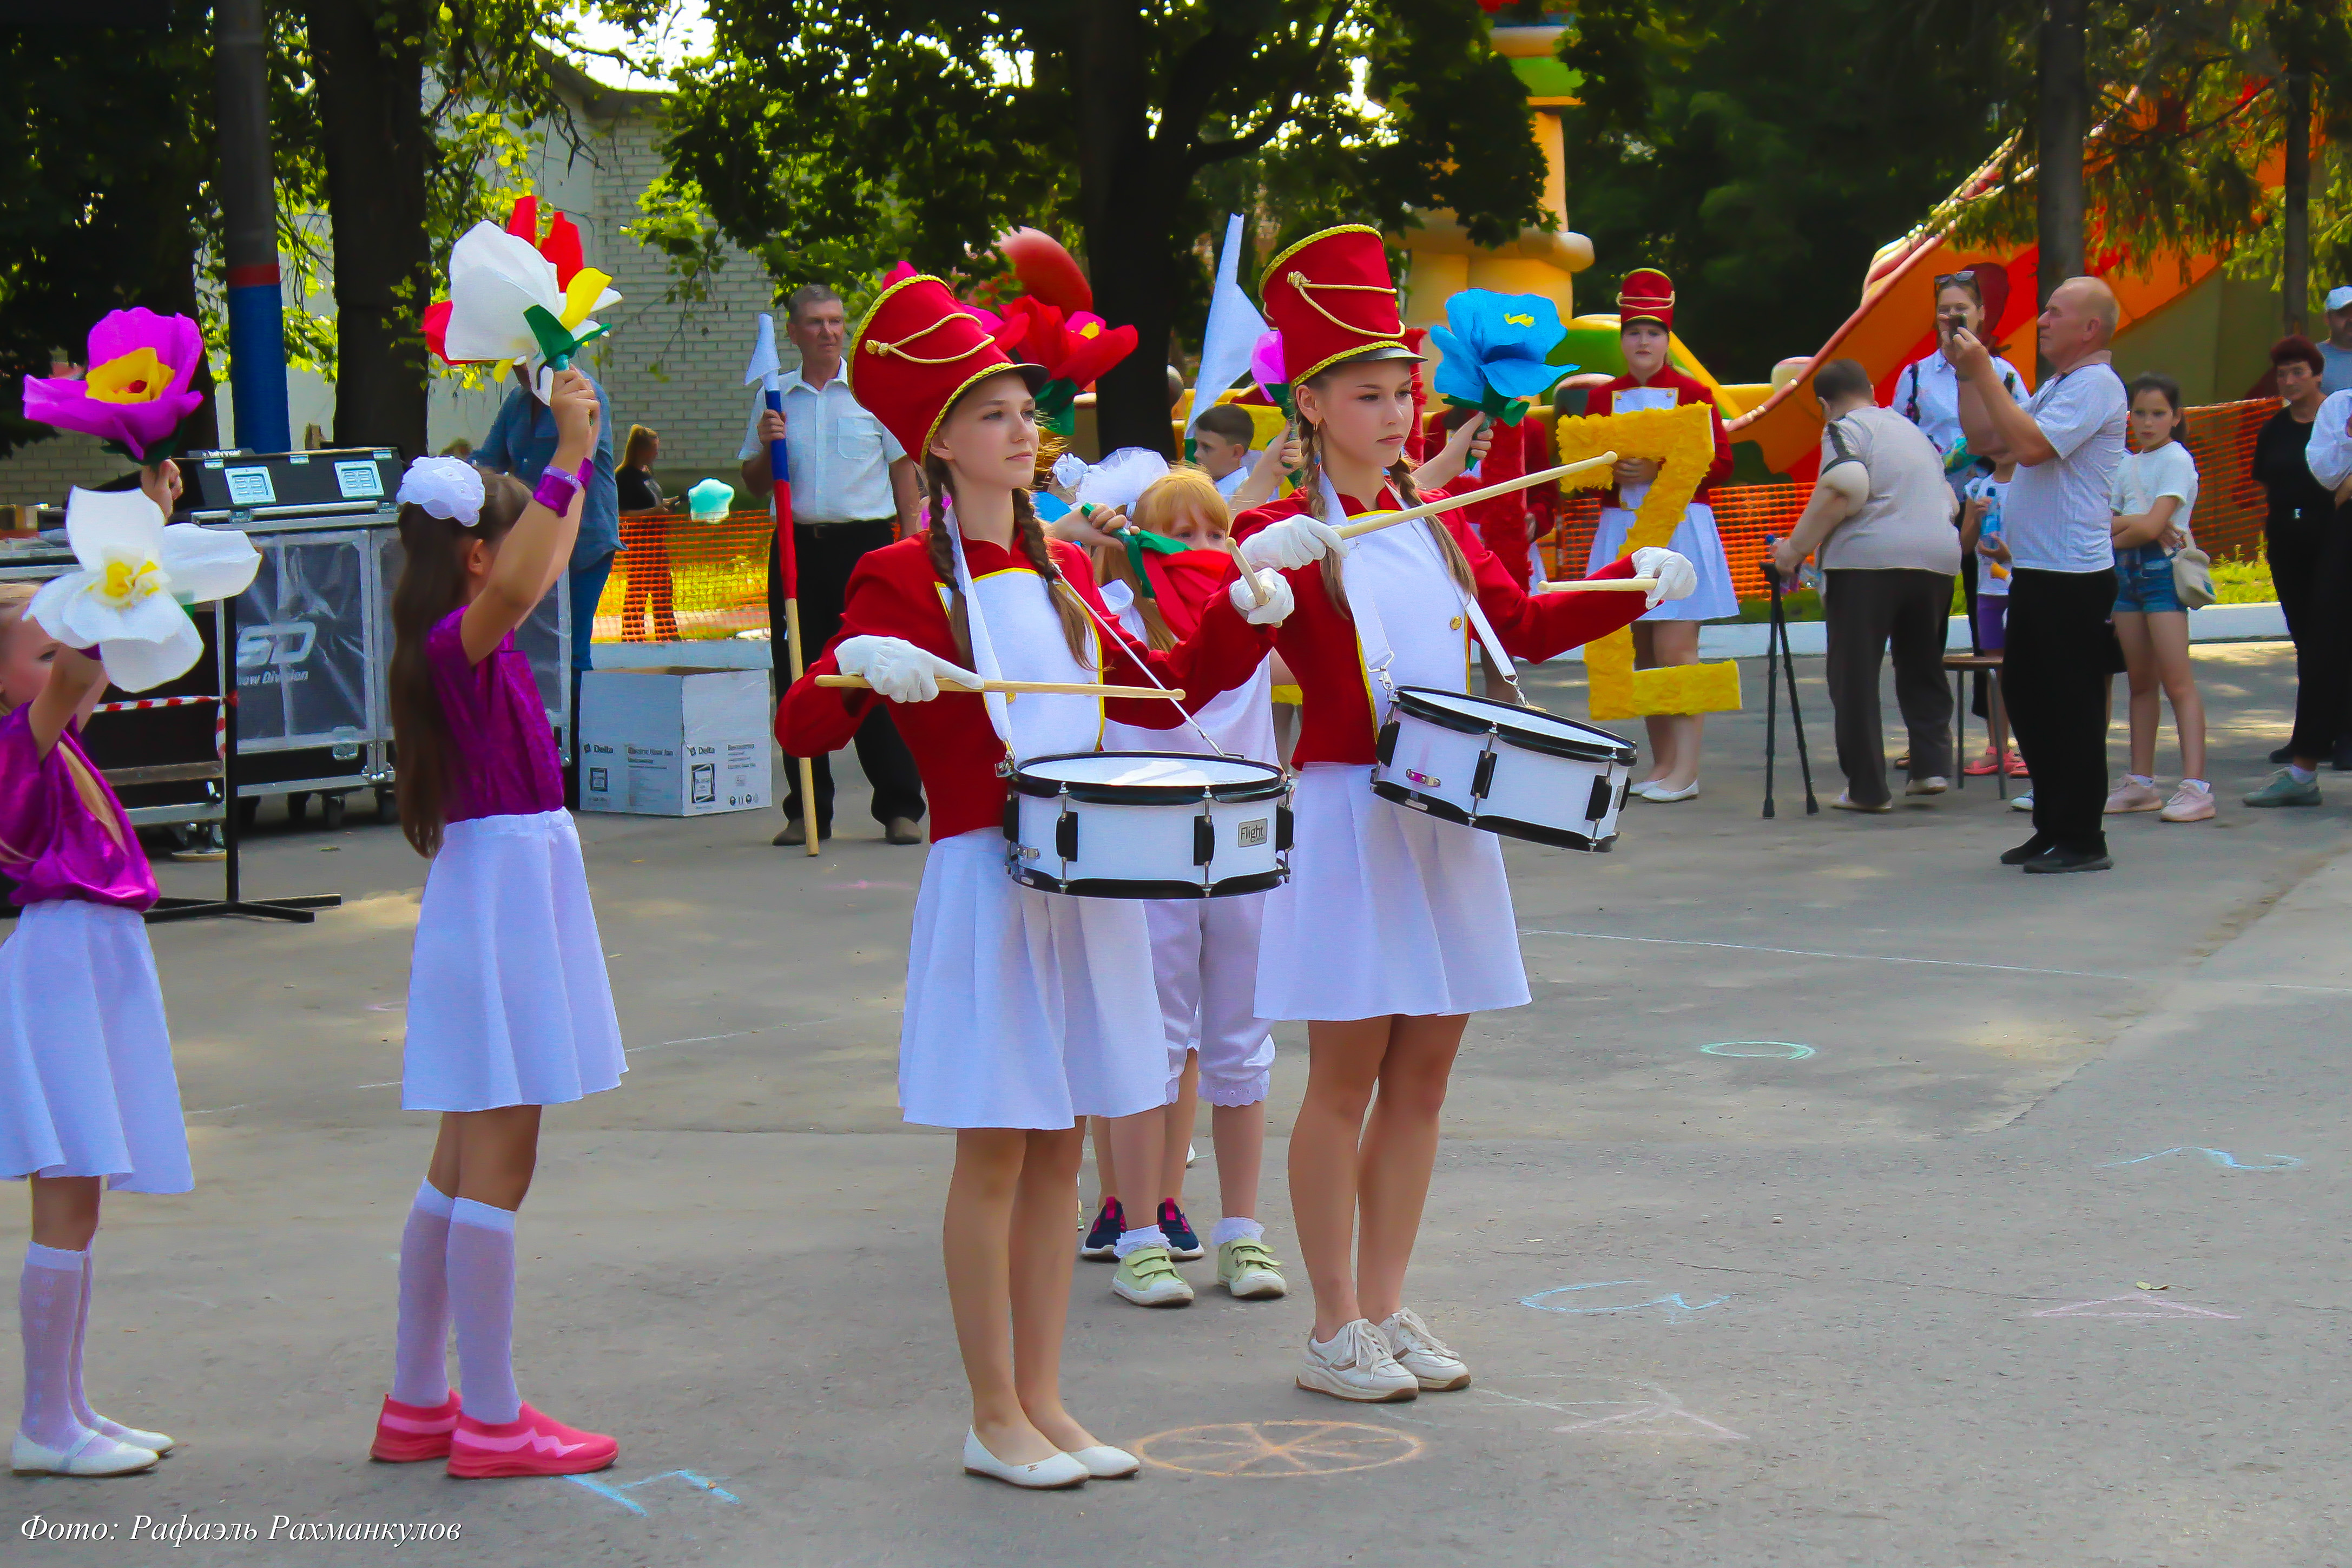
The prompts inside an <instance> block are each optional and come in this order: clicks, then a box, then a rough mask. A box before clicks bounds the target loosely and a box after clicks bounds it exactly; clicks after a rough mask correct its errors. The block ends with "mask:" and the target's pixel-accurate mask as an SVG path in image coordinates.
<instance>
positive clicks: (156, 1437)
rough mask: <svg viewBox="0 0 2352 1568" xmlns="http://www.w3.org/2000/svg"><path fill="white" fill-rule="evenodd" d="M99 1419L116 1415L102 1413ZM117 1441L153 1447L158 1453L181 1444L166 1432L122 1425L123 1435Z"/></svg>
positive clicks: (136, 1445) (110, 1418) (110, 1419)
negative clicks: (142, 1429) (146, 1430)
mask: <svg viewBox="0 0 2352 1568" xmlns="http://www.w3.org/2000/svg"><path fill="white" fill-rule="evenodd" d="M99 1419H100V1420H101V1421H114V1417H112V1416H111V1415H101V1416H100V1417H99ZM114 1424H115V1425H116V1426H122V1423H121V1422H120V1421H115V1422H114ZM91 1430H92V1431H96V1430H97V1428H96V1427H92V1428H91ZM115 1441H116V1442H118V1443H125V1444H128V1445H130V1446H131V1447H133V1448H152V1449H154V1450H155V1452H156V1453H158V1454H168V1453H170V1452H171V1451H172V1450H173V1449H174V1448H176V1447H179V1446H180V1445H179V1443H178V1442H177V1441H176V1440H175V1439H173V1437H171V1436H169V1435H167V1434H165V1433H162V1432H142V1431H141V1430H140V1429H139V1428H138V1427H136V1426H122V1436H120V1437H117V1438H116V1439H115Z"/></svg>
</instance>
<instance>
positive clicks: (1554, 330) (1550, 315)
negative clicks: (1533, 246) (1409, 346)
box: [1429, 289, 1577, 425]
mask: <svg viewBox="0 0 2352 1568" xmlns="http://www.w3.org/2000/svg"><path fill="white" fill-rule="evenodd" d="M1445 321H1446V325H1445V326H1444V327H1433V328H1431V329H1430V332H1429V337H1430V341H1431V342H1434V343H1435V344H1436V345H1437V347H1438V351H1439V352H1440V353H1443V354H1444V356H1445V358H1444V360H1443V361H1442V362H1441V363H1439V364H1438V367H1437V374H1436V376H1435V378H1434V385H1435V387H1436V389H1437V393H1438V395H1439V396H1441V397H1443V398H1444V399H1445V401H1446V402H1448V403H1451V404H1453V405H1455V406H1456V407H1460V408H1475V409H1477V410H1479V411H1480V412H1482V413H1484V414H1486V415H1488V416H1492V417H1494V418H1496V419H1499V420H1501V421H1502V422H1503V423H1504V424H1506V425H1516V424H1517V423H1518V422H1519V416H1521V415H1523V414H1525V413H1526V412H1527V411H1528V403H1529V402H1530V401H1532V400H1533V399H1536V398H1538V397H1541V396H1543V395H1545V394H1546V393H1548V392H1549V391H1550V390H1551V389H1552V387H1553V386H1554V385H1556V384H1558V383H1559V379H1560V378H1561V377H1562V376H1565V375H1569V374H1572V373H1573V372H1574V371H1575V370H1576V368H1577V367H1576V366H1574V365H1572V364H1547V363H1545V360H1546V359H1547V358H1548V357H1549V355H1550V353H1551V352H1552V351H1553V350H1554V349H1557V348H1558V347H1559V345H1560V341H1561V340H1562V339H1563V338H1565V337H1567V335H1568V329H1567V328H1566V327H1564V326H1562V325H1561V324H1560V320H1559V307H1558V306H1557V305H1554V304H1553V303H1552V302H1551V301H1550V300H1548V299H1546V298H1544V297H1543V296H1542V295H1540V294H1497V293H1496V292H1495V291H1494V290H1493V289H1463V290H1461V291H1460V292H1459V293H1457V294H1455V295H1454V296H1453V297H1452V298H1451V299H1449V300H1446V301H1445ZM1448 328H1451V329H1452V330H1451V331H1448V330H1447V329H1448Z"/></svg>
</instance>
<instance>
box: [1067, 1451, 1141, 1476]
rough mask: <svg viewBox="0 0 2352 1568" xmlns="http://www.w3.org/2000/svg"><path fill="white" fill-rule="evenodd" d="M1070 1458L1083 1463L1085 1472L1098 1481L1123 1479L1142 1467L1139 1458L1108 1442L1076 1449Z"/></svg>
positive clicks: (1134, 1473) (1136, 1472)
mask: <svg viewBox="0 0 2352 1568" xmlns="http://www.w3.org/2000/svg"><path fill="white" fill-rule="evenodd" d="M1070 1458H1073V1459H1076V1461H1077V1462H1078V1463H1080V1464H1082V1465H1084V1466H1085V1467H1086V1468H1087V1474H1088V1475H1089V1476H1092V1477H1093V1478H1094V1479H1097V1480H1098V1481H1123V1480H1126V1479H1128V1478H1129V1477H1130V1476H1134V1475H1136V1474H1138V1473H1139V1472H1140V1471H1141V1470H1142V1468H1143V1461H1142V1460H1141V1459H1139V1458H1136V1457H1135V1456H1134V1455H1133V1454H1130V1453H1129V1452H1128V1451H1127V1450H1126V1449H1124V1448H1114V1447H1111V1446H1110V1445H1109V1444H1108V1443H1097V1444H1096V1445H1095V1446H1094V1447H1091V1448H1079V1449H1076V1450H1075V1451H1074V1452H1072V1454H1071V1455H1070Z"/></svg>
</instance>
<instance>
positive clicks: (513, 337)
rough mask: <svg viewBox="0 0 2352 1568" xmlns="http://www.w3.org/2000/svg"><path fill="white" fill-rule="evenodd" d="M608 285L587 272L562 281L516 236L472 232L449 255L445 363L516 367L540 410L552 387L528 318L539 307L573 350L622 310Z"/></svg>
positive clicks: (484, 227)
mask: <svg viewBox="0 0 2352 1568" xmlns="http://www.w3.org/2000/svg"><path fill="white" fill-rule="evenodd" d="M611 281H612V279H611V278H609V277H608V276H606V275H605V274H604V273H602V272H599V271H597V270H596V269H595V268H593V267H583V268H581V269H580V270H579V271H578V272H575V273H573V274H572V279H571V283H570V286H569V287H566V286H565V284H564V283H563V282H562V281H561V280H560V278H559V275H558V273H557V271H556V267H555V263H554V262H552V261H550V260H549V259H548V258H546V257H544V256H542V255H541V254H540V252H539V247H536V246H534V245H532V244H531V242H530V241H529V240H527V239H525V238H523V237H521V236H520V235H514V234H509V233H508V232H507V231H506V230H504V229H502V228H500V227H499V226H498V225H496V224H494V223H489V222H483V223H478V224H476V225H475V226H473V227H472V228H470V229H467V231H466V232H465V234H463V235H462V236H460V237H458V240H457V245H456V246H455V247H452V248H451V250H450V252H449V315H448V319H447V321H446V323H445V324H444V326H443V328H442V342H443V352H444V357H445V358H446V359H448V360H450V361H451V362H452V363H463V362H469V361H482V360H488V361H494V362H497V363H500V364H501V365H503V364H505V363H509V362H511V361H515V360H520V361H522V362H523V363H525V364H527V365H528V366H529V367H530V373H531V384H532V386H533V387H534V388H535V389H537V390H538V392H539V395H540V400H541V402H545V401H546V400H547V397H548V395H549V391H550V388H551V386H552V384H553V382H554V373H553V372H552V371H551V370H549V369H548V366H547V363H546V356H545V354H544V353H543V352H542V346H541V340H540V338H539V336H538V335H537V334H536V333H534V332H533V331H531V325H530V321H529V320H528V318H527V316H526V312H527V311H529V310H530V308H531V307H533V306H537V307H538V308H539V309H540V310H544V311H545V312H546V313H547V314H548V315H549V316H550V317H552V318H553V319H554V320H555V321H557V322H560V323H561V324H562V330H563V331H565V332H567V333H568V334H569V335H570V337H571V340H572V342H573V344H575V345H577V344H579V343H584V342H588V340H589V339H591V338H593V337H596V336H598V335H599V334H601V333H602V332H603V331H604V327H603V326H601V325H599V324H598V323H597V322H595V321H590V320H589V319H588V316H589V312H590V311H592V310H604V308H605V307H606V306H609V305H617V304H619V303H620V302H621V297H620V295H618V294H616V293H614V291H613V290H612V289H610V288H608V287H606V285H607V284H609V283H611Z"/></svg>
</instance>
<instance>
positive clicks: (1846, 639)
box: [1772, 359, 1960, 812]
mask: <svg viewBox="0 0 2352 1568" xmlns="http://www.w3.org/2000/svg"><path fill="white" fill-rule="evenodd" d="M1813 395H1814V396H1816V397H1818V398H1820V399H1821V403H1822V420H1823V428H1822V472H1821V479H1820V480H1819V482H1817V483H1816V484H1815V485H1814V486H1813V493H1812V496H1811V499H1810V500H1807V501H1806V503H1805V511H1804V515H1803V516H1802V517H1800V518H1799V519H1798V520H1797V526H1796V528H1795V530H1794V531H1791V532H1790V535H1789V537H1788V538H1786V539H1783V540H1781V541H1780V542H1779V543H1777V544H1775V545H1774V546H1773V547H1772V569H1773V570H1774V571H1775V572H1777V573H1778V574H1780V577H1781V578H1782V579H1783V580H1788V579H1791V578H1793V577H1794V575H1795V574H1796V570H1797V567H1798V566H1799V564H1801V563H1802V562H1803V561H1804V559H1805V557H1806V556H1808V555H1810V554H1811V553H1813V552H1815V551H1816V550H1818V551H1819V552H1821V563H1822V579H1823V584H1822V615H1823V617H1824V619H1825V620H1826V621H1827V623H1828V624H1827V626H1826V628H1825V629H1826V630H1827V632H1828V634H1829V658H1828V661H1827V668H1826V670H1825V672H1824V673H1825V674H1826V676H1827V678H1828V680H1829V688H1830V706H1831V707H1832V709H1833V710H1835V714H1836V721H1837V756H1838V767H1839V768H1840V769H1841V770H1842V771H1843V773H1845V778H1846V785H1845V790H1844V793H1843V794H1841V795H1839V796H1838V797H1837V799H1836V800H1834V801H1832V802H1831V803H1830V804H1831V805H1834V806H1836V807H1837V808H1838V809H1839V810H1841V811H1867V812H1885V811H1891V810H1893V809H1894V801H1893V799H1892V798H1891V795H1890V793H1889V791H1888V789H1887V787H1886V747H1885V739H1884V730H1883V728H1882V726H1881V724H1880V721H1879V707H1878V671H1879V666H1880V663H1881V661H1882V660H1884V659H1885V657H1886V654H1887V648H1888V645H1889V644H1890V643H1891V644H1892V645H1893V647H1894V654H1895V702H1896V703H1897V704H1898V705H1899V706H1900V707H1901V708H1902V710H1903V721H1904V724H1905V727H1906V728H1907V729H1908V730H1909V731H1910V734H1911V769H1910V773H1911V776H1910V782H1909V783H1908V784H1906V786H1905V789H1904V793H1905V794H1906V795H1941V794H1943V793H1944V791H1945V790H1946V789H1948V788H1949V787H1950V782H1949V781H1950V775H1951V771H1952V757H1951V752H1952V693H1951V690H1950V689H1949V688H1948V687H1947V686H1946V685H1945V684H1944V627H1945V623H1946V620H1947V618H1948V616H1950V615H1951V611H1952V578H1953V576H1954V575H1955V574H1957V573H1958V571H1959V569H1960V544H1959V535H1958V533H1956V532H1955V531H1953V528H1952V509H1953V500H1952V492H1951V490H1950V489H1948V488H1947V487H1946V485H1945V483H1944V460H1943V458H1942V456H1941V454H1939V453H1938V452H1937V450H1936V447H1935V443H1933V442H1932V441H1930V440H1928V439H1927V437H1926V436H1924V435H1922V434H1920V431H1919V427H1918V426H1916V425H1914V424H1912V423H1911V422H1910V421H1909V420H1907V419H1906V418H1905V417H1904V416H1902V415H1900V414H1897V413H1896V412H1895V410H1893V409H1891V408H1881V407H1879V406H1878V405H1876V404H1875V403H1874V402H1873V401H1872V399H1871V385H1870V373H1869V372H1868V371H1867V370H1864V368H1863V367H1862V365H1861V364H1860V363H1858V362H1856V361H1853V360H1850V359H1841V360H1832V361H1831V362H1830V363H1828V364H1825V365H1823V366H1822V368H1821V369H1820V370H1819V371H1817V372H1815V373H1814V374H1813Z"/></svg>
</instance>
